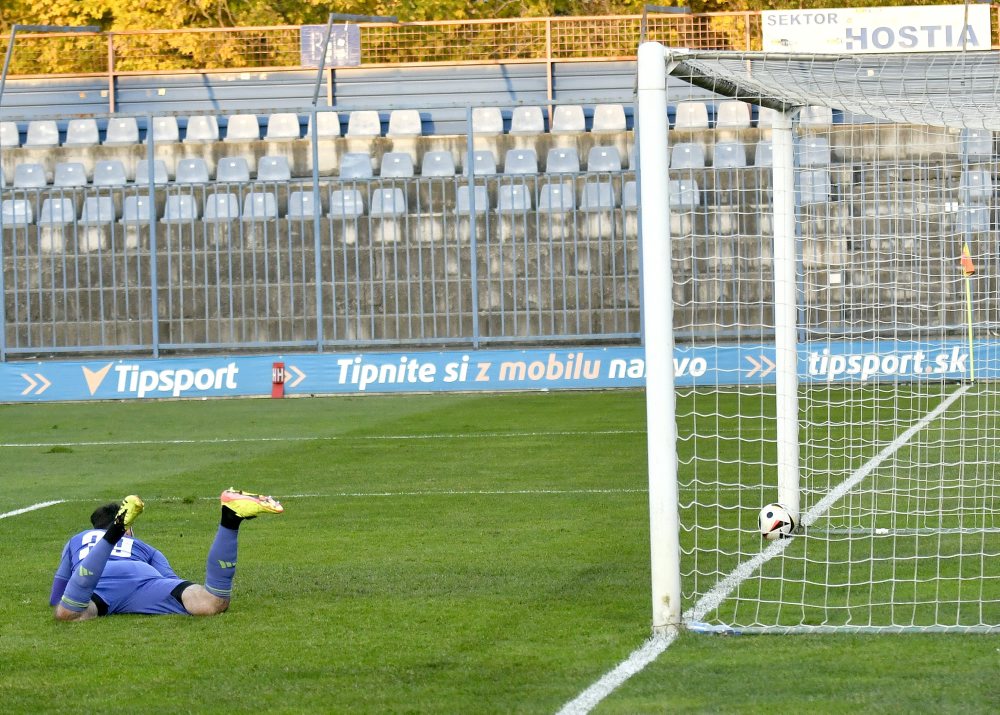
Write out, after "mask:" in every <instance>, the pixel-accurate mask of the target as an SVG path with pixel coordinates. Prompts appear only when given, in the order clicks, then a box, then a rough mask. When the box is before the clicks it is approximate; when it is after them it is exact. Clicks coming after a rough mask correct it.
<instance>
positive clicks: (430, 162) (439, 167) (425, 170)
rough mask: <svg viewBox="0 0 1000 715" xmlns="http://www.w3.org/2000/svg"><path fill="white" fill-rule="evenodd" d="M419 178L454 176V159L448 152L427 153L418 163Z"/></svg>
mask: <svg viewBox="0 0 1000 715" xmlns="http://www.w3.org/2000/svg"><path fill="white" fill-rule="evenodd" d="M420 175H421V176H454V175H455V159H454V157H452V155H451V152H450V151H429V152H427V153H426V154H424V158H423V160H422V161H421V163H420Z"/></svg>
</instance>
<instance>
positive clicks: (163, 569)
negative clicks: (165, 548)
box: [149, 549, 179, 578]
mask: <svg viewBox="0 0 1000 715" xmlns="http://www.w3.org/2000/svg"><path fill="white" fill-rule="evenodd" d="M150 550H151V551H152V552H153V553H151V554H150V556H149V565H150V566H152V567H153V568H154V569H156V570H157V571H159V572H160V575H161V576H167V577H168V578H179V577H178V576H177V574H175V573H174V570H173V569H172V568H170V562H169V561H167V557H166V556H164V555H163V554H161V553H160V552H159V551H158V550H156V549H150Z"/></svg>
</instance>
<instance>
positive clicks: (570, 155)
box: [545, 147, 580, 174]
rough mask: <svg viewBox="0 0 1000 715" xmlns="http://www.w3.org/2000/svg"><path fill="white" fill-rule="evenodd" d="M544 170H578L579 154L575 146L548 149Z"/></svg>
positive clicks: (572, 172) (560, 172)
mask: <svg viewBox="0 0 1000 715" xmlns="http://www.w3.org/2000/svg"><path fill="white" fill-rule="evenodd" d="M545 171H546V172H547V173H549V174H576V173H578V172H579V171H580V155H579V154H578V153H577V151H576V148H575V147H568V148H565V149H561V148H559V147H554V148H552V149H549V154H548V156H546V157H545Z"/></svg>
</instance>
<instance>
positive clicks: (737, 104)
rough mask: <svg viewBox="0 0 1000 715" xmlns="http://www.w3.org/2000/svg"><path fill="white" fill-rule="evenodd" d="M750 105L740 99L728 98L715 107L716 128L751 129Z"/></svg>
mask: <svg viewBox="0 0 1000 715" xmlns="http://www.w3.org/2000/svg"><path fill="white" fill-rule="evenodd" d="M750 113H751V112H750V105H749V104H747V103H746V102H741V101H740V100H738V99H727V100H723V101H721V102H719V103H718V104H717V105H716V107H715V127H716V129H749V128H750Z"/></svg>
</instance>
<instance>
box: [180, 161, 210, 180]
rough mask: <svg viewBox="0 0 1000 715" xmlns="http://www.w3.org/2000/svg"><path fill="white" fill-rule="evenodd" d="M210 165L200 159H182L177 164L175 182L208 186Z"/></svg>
mask: <svg viewBox="0 0 1000 715" xmlns="http://www.w3.org/2000/svg"><path fill="white" fill-rule="evenodd" d="M208 180H209V179H208V164H206V163H205V160H204V159H202V158H200V157H194V158H191V159H181V160H180V161H178V162H177V172H176V174H175V176H174V181H176V182H177V183H178V184H207V183H208Z"/></svg>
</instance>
